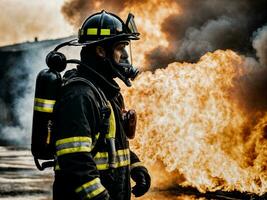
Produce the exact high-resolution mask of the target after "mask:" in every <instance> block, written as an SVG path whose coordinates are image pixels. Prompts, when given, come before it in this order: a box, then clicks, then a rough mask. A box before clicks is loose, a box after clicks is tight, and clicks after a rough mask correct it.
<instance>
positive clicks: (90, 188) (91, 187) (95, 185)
mask: <svg viewBox="0 0 267 200" xmlns="http://www.w3.org/2000/svg"><path fill="white" fill-rule="evenodd" d="M104 190H105V188H104V186H103V185H102V184H101V182H100V179H99V178H95V179H93V180H92V181H89V182H87V183H85V184H83V185H82V186H80V187H78V188H77V189H76V190H75V192H76V193H79V194H80V195H81V196H82V199H92V198H94V197H95V196H97V195H99V194H100V193H101V192H103V191H104Z"/></svg>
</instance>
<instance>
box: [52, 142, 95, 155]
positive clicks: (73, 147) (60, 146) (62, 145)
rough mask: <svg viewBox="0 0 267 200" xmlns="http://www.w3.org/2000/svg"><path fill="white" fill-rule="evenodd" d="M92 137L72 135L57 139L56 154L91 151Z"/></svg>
mask: <svg viewBox="0 0 267 200" xmlns="http://www.w3.org/2000/svg"><path fill="white" fill-rule="evenodd" d="M91 150H92V139H91V138H89V137H70V138H65V139H61V140H58V141H56V155H57V156H61V155H64V154H69V153H78V152H90V151H91Z"/></svg>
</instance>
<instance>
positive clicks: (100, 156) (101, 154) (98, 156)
mask: <svg viewBox="0 0 267 200" xmlns="http://www.w3.org/2000/svg"><path fill="white" fill-rule="evenodd" d="M107 157H108V152H97V154H96V155H95V157H94V158H107Z"/></svg>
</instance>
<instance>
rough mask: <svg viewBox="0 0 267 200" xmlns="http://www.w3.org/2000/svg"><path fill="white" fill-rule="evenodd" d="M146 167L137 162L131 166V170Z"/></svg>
mask: <svg viewBox="0 0 267 200" xmlns="http://www.w3.org/2000/svg"><path fill="white" fill-rule="evenodd" d="M143 166H144V165H143V164H142V163H141V162H136V163H133V164H131V166H130V169H131V170H132V169H133V168H135V167H143Z"/></svg>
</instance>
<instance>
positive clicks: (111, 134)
mask: <svg viewBox="0 0 267 200" xmlns="http://www.w3.org/2000/svg"><path fill="white" fill-rule="evenodd" d="M108 106H109V108H110V110H111V113H110V117H109V131H108V134H106V138H115V136H116V121H115V115H114V111H113V108H112V106H111V104H110V102H108Z"/></svg>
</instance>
